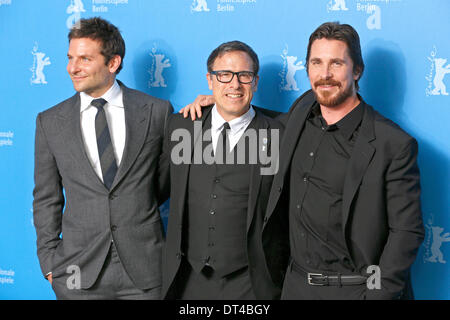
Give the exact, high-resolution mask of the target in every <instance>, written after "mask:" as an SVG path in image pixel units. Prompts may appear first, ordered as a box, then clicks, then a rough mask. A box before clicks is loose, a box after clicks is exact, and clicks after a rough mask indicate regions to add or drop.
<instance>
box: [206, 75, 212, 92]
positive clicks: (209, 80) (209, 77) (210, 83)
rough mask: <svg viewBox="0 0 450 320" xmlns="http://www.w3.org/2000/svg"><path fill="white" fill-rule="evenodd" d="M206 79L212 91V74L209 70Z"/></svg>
mask: <svg viewBox="0 0 450 320" xmlns="http://www.w3.org/2000/svg"><path fill="white" fill-rule="evenodd" d="M206 80H208V87H209V90H211V91H212V89H213V84H212V78H211V74H210V73H209V72H208V73H207V74H206Z"/></svg>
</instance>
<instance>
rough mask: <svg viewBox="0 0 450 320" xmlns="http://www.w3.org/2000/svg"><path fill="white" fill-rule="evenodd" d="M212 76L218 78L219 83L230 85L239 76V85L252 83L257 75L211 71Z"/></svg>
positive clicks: (244, 72)
mask: <svg viewBox="0 0 450 320" xmlns="http://www.w3.org/2000/svg"><path fill="white" fill-rule="evenodd" d="M210 74H213V75H215V76H216V78H217V81H219V82H222V83H230V82H231V81H233V78H234V75H236V76H237V78H238V81H239V83H252V82H253V80H254V79H255V73H254V72H251V71H239V72H233V71H229V70H218V71H211V72H210Z"/></svg>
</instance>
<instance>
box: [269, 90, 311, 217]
mask: <svg viewBox="0 0 450 320" xmlns="http://www.w3.org/2000/svg"><path fill="white" fill-rule="evenodd" d="M314 102H315V96H314V94H313V93H312V91H311V90H310V92H309V94H308V92H307V93H305V94H304V95H302V97H300V98H299V100H297V102H296V103H294V105H293V107H292V108H291V110H292V112H291V114H290V116H289V118H288V121H287V124H286V128H285V131H284V134H283V138H282V139H281V143H280V167H279V170H278V173H277V174H276V175H275V177H274V181H273V187H272V191H271V193H273V192H277V193H276V194H275V199H274V201H269V203H268V205H267V214H268V216H267V217H270V215H271V214H272V212H273V210H275V207H276V204H277V202H278V198H279V195H280V193H279V192H278V191H276V189H274V188H276V187H277V186H279V185H284V179H285V176H286V173H287V171H288V170H289V168H290V166H291V162H292V156H293V154H294V151H295V149H296V147H297V142H298V138H299V137H300V133H301V132H302V129H303V127H304V125H305V120H306V117H307V116H308V114H309V112H310V110H311V108H312V106H313V104H314ZM286 187H287V186H285V188H286ZM270 200H272V195H271V197H270Z"/></svg>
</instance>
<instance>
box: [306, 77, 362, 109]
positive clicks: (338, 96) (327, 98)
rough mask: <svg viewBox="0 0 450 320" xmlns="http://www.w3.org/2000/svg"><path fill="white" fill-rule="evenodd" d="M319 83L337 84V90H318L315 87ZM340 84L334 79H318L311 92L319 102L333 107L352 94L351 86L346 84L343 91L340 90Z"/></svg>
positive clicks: (319, 84)
mask: <svg viewBox="0 0 450 320" xmlns="http://www.w3.org/2000/svg"><path fill="white" fill-rule="evenodd" d="M321 85H332V86H337V88H338V92H337V93H335V92H329V91H320V90H318V89H316V88H317V87H318V86H321ZM341 88H342V84H341V83H340V82H338V81H334V80H319V81H316V82H315V83H314V86H313V92H314V95H315V96H316V100H317V102H318V103H319V104H321V105H323V106H325V107H335V106H338V105H340V104H341V103H343V102H344V101H345V100H346V99H347V98H348V97H351V96H353V95H354V90H353V86H351V85H350V86H348V87H347V88H345V89H344V90H343V91H342V90H341Z"/></svg>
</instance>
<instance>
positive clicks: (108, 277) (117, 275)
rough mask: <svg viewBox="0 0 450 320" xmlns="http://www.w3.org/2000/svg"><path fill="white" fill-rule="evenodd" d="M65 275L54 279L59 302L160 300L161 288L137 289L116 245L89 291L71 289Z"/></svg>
mask: <svg viewBox="0 0 450 320" xmlns="http://www.w3.org/2000/svg"><path fill="white" fill-rule="evenodd" d="M69 276H70V275H64V276H61V277H58V278H54V279H53V283H52V288H53V291H54V292H55V294H56V298H57V299H58V300H121V299H123V300H159V299H161V286H158V287H156V288H152V289H149V290H141V289H139V288H137V287H136V286H135V285H134V283H133V282H132V281H131V279H130V277H129V276H128V274H127V273H126V271H125V269H124V268H123V266H122V263H121V262H120V259H119V256H118V254H117V251H116V248H115V245H114V243H112V244H111V248H110V249H109V252H108V256H107V257H106V260H105V264H104V266H103V268H102V271H101V272H100V275H99V277H98V279H97V280H96V282H95V283H94V285H93V286H92V287H90V288H88V289H69V288H68V286H67V279H68V277H69Z"/></svg>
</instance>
